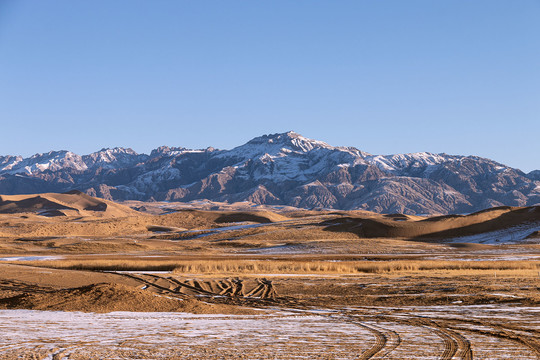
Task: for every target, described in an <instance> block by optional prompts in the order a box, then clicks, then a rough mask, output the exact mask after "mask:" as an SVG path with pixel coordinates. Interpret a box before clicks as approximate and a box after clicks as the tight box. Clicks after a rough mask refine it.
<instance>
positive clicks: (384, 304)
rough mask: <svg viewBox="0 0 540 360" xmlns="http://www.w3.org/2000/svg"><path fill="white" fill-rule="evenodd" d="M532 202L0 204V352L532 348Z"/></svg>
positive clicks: (192, 354)
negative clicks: (458, 210)
mask: <svg viewBox="0 0 540 360" xmlns="http://www.w3.org/2000/svg"><path fill="white" fill-rule="evenodd" d="M539 231H540V207H526V208H517V207H499V208H492V209H488V210H485V211H481V212H477V213H473V214H467V215H446V216H412V215H403V214H376V213H371V212H367V211H329V210H323V209H315V210H302V209H296V208H291V207H278V206H256V205H254V204H251V203H236V204H224V203H216V202H209V201H196V202H191V203H174V202H137V201H128V202H123V203H114V202H111V201H107V200H103V199H99V198H94V197H90V196H88V195H86V194H83V193H80V192H77V191H72V192H69V193H64V194H55V193H50V194H36V195H18V196H3V195H2V196H1V198H0V331H1V334H2V335H1V336H0V359H113V358H114V359H137V358H139V359H164V358H167V359H207V358H208V359H242V358H244V359H291V358H298V359H382V358H385V359H538V358H540V293H539V290H540V233H539Z"/></svg>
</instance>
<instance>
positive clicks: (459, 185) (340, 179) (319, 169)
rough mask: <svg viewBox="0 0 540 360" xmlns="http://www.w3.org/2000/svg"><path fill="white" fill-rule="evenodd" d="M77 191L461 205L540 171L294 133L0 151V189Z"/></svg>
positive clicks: (488, 200) (478, 204) (528, 201)
mask: <svg viewBox="0 0 540 360" xmlns="http://www.w3.org/2000/svg"><path fill="white" fill-rule="evenodd" d="M73 189H79V190H81V191H84V192H86V193H87V194H89V195H93V196H99V197H103V198H106V199H110V200H128V199H135V200H159V201H191V200H197V199H209V200H214V201H227V202H236V201H251V202H253V203H256V204H272V205H290V206H296V207H304V208H334V209H365V210H371V211H376V212H383V213H397V212H399V213H408V214H433V213H443V214H445V213H465V212H471V211H477V210H481V209H484V208H488V207H492V206H501V205H511V206H530V205H535V204H539V203H540V171H538V170H536V171H532V172H531V173H529V174H525V173H523V172H521V171H520V170H517V169H513V168H511V167H508V166H505V165H503V164H500V163H497V162H495V161H493V160H489V159H485V158H480V157H476V156H457V155H447V154H431V153H413V154H397V155H371V154H368V153H366V152H363V151H361V150H358V149H356V148H354V147H335V146H330V145H328V144H326V143H324V142H322V141H317V140H312V139H308V138H305V137H303V136H301V135H299V134H297V133H295V132H292V131H291V132H287V133H282V134H272V135H263V136H260V137H257V138H255V139H253V140H251V141H249V142H247V143H246V144H244V145H241V146H238V147H236V148H234V149H232V150H217V149H214V148H207V149H201V150H190V149H186V148H182V147H167V146H162V147H159V148H157V149H155V150H153V151H152V152H151V153H150V155H146V154H137V153H136V152H135V151H133V150H132V149H124V148H114V149H102V150H100V151H98V152H95V153H92V154H89V155H83V156H80V155H77V154H74V153H72V152H69V151H51V152H48V153H44V154H36V155H34V156H31V157H29V158H22V157H21V156H9V155H8V156H0V194H26V193H40V192H64V191H69V190H73Z"/></svg>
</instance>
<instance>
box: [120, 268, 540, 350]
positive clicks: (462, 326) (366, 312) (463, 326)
mask: <svg viewBox="0 0 540 360" xmlns="http://www.w3.org/2000/svg"><path fill="white" fill-rule="evenodd" d="M116 274H118V275H122V276H125V277H129V278H131V279H134V280H137V281H139V282H141V283H142V284H144V285H147V286H152V287H154V288H155V289H157V290H159V291H162V292H166V293H168V294H170V295H174V296H182V297H183V296H186V295H185V294H183V293H181V292H180V289H181V288H182V287H184V288H186V289H188V290H190V291H192V292H195V293H198V294H200V295H206V296H209V297H210V298H212V297H215V298H214V299H213V300H212V301H216V302H228V303H234V304H237V305H246V306H255V307H262V308H264V307H267V306H268V305H271V306H276V305H277V306H278V307H283V308H284V310H287V309H289V310H293V309H297V310H299V311H301V312H302V313H312V314H316V315H321V313H320V311H315V310H313V311H310V309H313V308H312V307H311V306H309V305H307V304H306V303H304V302H302V301H300V302H299V301H297V300H296V299H293V298H286V297H282V298H279V299H276V300H275V301H274V300H268V299H254V298H242V297H224V296H219V294H217V293H214V292H211V291H208V290H205V289H204V288H203V284H199V283H197V282H196V281H193V285H192V284H187V283H186V282H182V281H179V280H178V279H175V278H173V277H164V276H158V275H150V274H128V273H118V272H116ZM157 282H160V283H161V284H158V283H157ZM165 284H168V285H165ZM318 310H321V309H320V308H319V309H318ZM326 310H329V311H331V312H333V313H332V314H329V315H328V316H329V317H331V318H332V319H334V320H338V321H344V322H348V323H352V324H354V325H356V326H359V327H361V328H364V329H366V330H367V331H369V332H370V333H371V334H372V335H373V336H374V339H375V343H374V344H373V345H372V346H371V347H370V348H368V349H366V350H364V351H363V352H362V353H361V354H360V355H359V356H358V357H357V358H358V359H362V360H367V359H375V358H377V359H382V358H392V355H393V352H395V351H396V349H397V350H399V347H400V345H401V344H402V343H403V341H404V340H403V336H402V335H400V333H399V330H398V331H396V330H394V329H391V328H390V327H392V326H393V325H391V324H395V326H396V327H399V325H406V326H410V327H412V328H415V327H416V328H422V329H424V330H427V331H428V332H429V333H432V334H433V335H435V336H436V337H438V338H439V339H440V340H441V342H442V345H443V348H442V352H440V354H439V355H438V358H439V359H443V360H449V359H462V360H473V359H474V353H473V345H472V344H471V338H470V336H472V335H474V334H477V335H482V336H487V337H488V338H496V339H504V340H507V341H511V342H512V343H514V344H516V345H517V346H518V347H521V348H523V347H525V348H526V349H527V351H530V352H532V353H534V354H535V355H536V357H537V358H538V359H540V330H535V329H525V328H521V327H519V326H517V325H515V324H510V325H504V324H501V323H497V322H495V321H492V320H489V319H470V318H467V317H465V316H464V317H463V318H448V317H447V316H441V317H437V316H432V315H429V316H425V315H422V314H418V313H410V312H405V313H403V312H401V313H399V314H393V313H388V312H387V311H384V312H383V313H382V314H381V312H380V311H377V313H376V314H375V313H374V312H373V311H374V310H375V309H370V308H364V309H362V310H358V311H354V310H353V311H351V310H340V309H339V308H333V309H331V308H329V309H326ZM382 322H384V324H381V323H382ZM389 324H390V326H389ZM465 334H466V335H467V336H466V335H465ZM468 337H469V338H468ZM431 346H433V347H434V344H433V345H431ZM434 350H435V349H434ZM428 351H430V350H428ZM438 351H440V350H438ZM398 352H399V351H398ZM396 358H398V357H396Z"/></svg>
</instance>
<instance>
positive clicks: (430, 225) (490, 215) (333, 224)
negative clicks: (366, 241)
mask: <svg viewBox="0 0 540 360" xmlns="http://www.w3.org/2000/svg"><path fill="white" fill-rule="evenodd" d="M537 223H540V207H528V208H519V207H499V208H492V209H487V210H483V211H480V212H477V213H473V214H469V215H446V216H436V217H429V218H418V217H409V216H407V215H400V214H392V215H379V216H371V217H353V216H348V217H341V218H336V219H332V220H329V221H325V222H323V224H324V225H327V226H326V228H325V230H327V231H332V232H352V233H355V234H357V235H358V236H359V237H363V238H376V237H386V238H408V239H449V238H456V237H463V236H471V235H476V234H481V233H487V232H492V231H496V230H503V229H508V228H513V227H516V226H522V225H524V224H531V233H532V232H534V231H536V230H534V229H535V226H536V224H537ZM527 235H529V234H527Z"/></svg>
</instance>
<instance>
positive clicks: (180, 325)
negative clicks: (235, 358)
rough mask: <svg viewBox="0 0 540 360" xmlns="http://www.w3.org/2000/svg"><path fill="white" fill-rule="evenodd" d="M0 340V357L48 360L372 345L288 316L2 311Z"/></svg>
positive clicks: (341, 328)
mask: <svg viewBox="0 0 540 360" xmlns="http://www.w3.org/2000/svg"><path fill="white" fill-rule="evenodd" d="M0 333H1V334H2V335H1V336H0V357H1V356H2V355H1V354H2V353H3V354H10V353H17V351H19V352H20V351H21V349H22V350H23V351H28V352H32V351H34V352H38V353H40V352H41V353H43V352H45V353H48V354H53V353H54V352H55V351H56V352H57V351H58V350H59V349H65V352H64V353H63V355H64V356H66V355H68V354H69V352H71V353H81V352H82V353H88V352H90V351H93V352H96V351H97V353H99V354H101V353H102V352H103V351H105V349H106V351H114V352H116V353H119V354H120V353H122V354H125V353H129V352H133V351H136V352H139V353H144V352H145V351H147V350H148V349H152V354H153V356H152V357H151V358H167V357H168V356H172V355H173V354H176V352H177V351H178V352H180V353H181V354H184V355H188V354H189V353H190V352H193V354H199V355H198V356H203V355H202V354H204V352H205V349H208V351H209V352H208V354H211V353H216V354H219V353H220V351H222V352H223V353H227V352H231V351H233V352H234V351H237V350H238V351H239V352H238V353H239V354H240V353H241V352H242V350H241V349H247V350H246V351H248V353H250V352H249V351H251V353H253V351H255V353H257V352H258V351H259V350H260V351H262V353H264V354H270V355H271V354H279V353H280V352H281V353H285V351H287V352H289V351H292V353H294V352H298V353H299V354H301V356H300V358H304V359H305V358H313V357H316V356H320V355H324V354H325V353H326V352H328V351H332V353H333V354H335V355H336V356H335V358H338V359H339V358H342V359H348V358H352V357H350V356H349V355H347V354H350V350H351V349H356V350H362V349H365V348H367V347H369V346H370V344H371V343H372V342H373V339H372V338H371V336H370V332H369V331H368V330H366V329H363V328H359V327H357V326H355V325H354V324H351V323H343V322H340V321H338V320H334V319H332V318H329V317H327V316H319V315H298V314H293V313H290V312H278V313H276V314H271V315H269V314H261V315H194V314H187V313H131V312H113V313H108V314H96V313H81V312H61V311H31V310H2V311H0ZM25 349H26V350H25ZM90 349H92V350H90ZM249 349H251V350H249ZM292 353H291V354H292ZM143 357H144V356H143ZM51 358H52V357H51ZM144 358H147V357H144ZM194 358H195V357H194ZM272 358H273V357H272Z"/></svg>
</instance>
